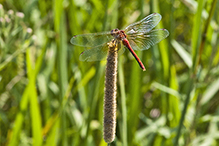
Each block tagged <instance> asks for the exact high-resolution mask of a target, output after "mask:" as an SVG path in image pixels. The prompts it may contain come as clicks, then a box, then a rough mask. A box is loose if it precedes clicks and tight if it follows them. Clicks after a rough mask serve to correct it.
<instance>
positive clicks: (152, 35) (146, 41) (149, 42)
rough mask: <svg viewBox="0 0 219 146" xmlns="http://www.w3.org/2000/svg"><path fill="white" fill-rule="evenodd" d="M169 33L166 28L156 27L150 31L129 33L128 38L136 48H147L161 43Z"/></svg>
mask: <svg viewBox="0 0 219 146" xmlns="http://www.w3.org/2000/svg"><path fill="white" fill-rule="evenodd" d="M168 35H169V32H168V30H166V29H155V30H152V31H150V32H146V31H145V32H142V33H137V34H133V35H129V36H128V37H127V39H128V40H129V43H130V45H131V46H132V47H133V48H132V49H134V50H146V49H149V48H150V47H151V46H153V45H155V44H157V43H159V42H160V41H162V40H163V39H165V38H166V37H167V36H168Z"/></svg>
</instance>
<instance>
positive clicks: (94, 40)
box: [70, 32, 113, 48]
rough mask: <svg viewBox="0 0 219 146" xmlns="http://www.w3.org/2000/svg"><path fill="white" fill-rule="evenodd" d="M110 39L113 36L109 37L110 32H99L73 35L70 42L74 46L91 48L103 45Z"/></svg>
mask: <svg viewBox="0 0 219 146" xmlns="http://www.w3.org/2000/svg"><path fill="white" fill-rule="evenodd" d="M112 39H113V36H112V35H111V32H101V33H90V34H81V35H75V36H73V37H72V38H71V40H70V42H71V43H72V44H73V45H76V46H81V47H89V48H93V47H96V46H99V45H103V44H105V43H107V42H109V41H111V40H112Z"/></svg>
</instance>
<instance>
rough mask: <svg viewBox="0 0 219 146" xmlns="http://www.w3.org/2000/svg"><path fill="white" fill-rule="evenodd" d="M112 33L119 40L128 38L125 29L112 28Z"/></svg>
mask: <svg viewBox="0 0 219 146" xmlns="http://www.w3.org/2000/svg"><path fill="white" fill-rule="evenodd" d="M111 35H112V36H113V37H115V38H116V39H119V40H123V39H125V38H126V34H125V32H124V31H123V30H119V29H118V28H116V29H113V30H111Z"/></svg>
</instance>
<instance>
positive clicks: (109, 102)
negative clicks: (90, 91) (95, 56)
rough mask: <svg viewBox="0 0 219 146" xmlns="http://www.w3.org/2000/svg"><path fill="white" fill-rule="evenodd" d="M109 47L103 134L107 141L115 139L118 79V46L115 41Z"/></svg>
mask: <svg viewBox="0 0 219 146" xmlns="http://www.w3.org/2000/svg"><path fill="white" fill-rule="evenodd" d="M108 47H109V51H108V56H107V65H106V75H105V95H104V120H103V122H104V123H103V124H104V125H103V136H104V140H105V142H107V143H111V142H112V141H113V140H114V139H115V133H116V90H117V86H116V80H117V58H118V48H117V45H115V42H114V41H112V42H110V43H109V44H108Z"/></svg>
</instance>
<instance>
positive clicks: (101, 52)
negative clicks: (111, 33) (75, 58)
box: [79, 43, 108, 61]
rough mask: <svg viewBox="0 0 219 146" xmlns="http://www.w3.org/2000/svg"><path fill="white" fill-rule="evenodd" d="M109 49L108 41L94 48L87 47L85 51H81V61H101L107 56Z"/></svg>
mask: <svg viewBox="0 0 219 146" xmlns="http://www.w3.org/2000/svg"><path fill="white" fill-rule="evenodd" d="M107 51H108V46H107V43H105V44H103V45H99V46H96V47H94V48H85V51H84V52H82V53H81V55H80V57H79V59H80V60H81V61H100V60H102V59H104V58H105V57H106V55H107Z"/></svg>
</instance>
